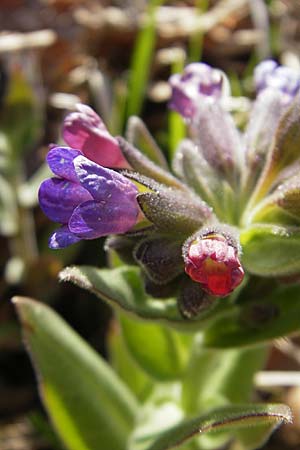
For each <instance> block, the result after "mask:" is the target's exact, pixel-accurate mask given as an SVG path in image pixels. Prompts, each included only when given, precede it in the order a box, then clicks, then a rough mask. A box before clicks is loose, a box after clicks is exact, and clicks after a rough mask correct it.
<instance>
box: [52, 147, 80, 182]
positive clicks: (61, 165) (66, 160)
mask: <svg viewBox="0 0 300 450" xmlns="http://www.w3.org/2000/svg"><path fill="white" fill-rule="evenodd" d="M78 155H81V152H80V151H79V150H74V149H73V148H69V147H54V148H52V149H51V150H50V151H49V153H48V155H47V162H48V164H49V167H50V169H51V170H52V172H53V173H54V174H55V175H57V176H58V177H61V178H65V179H67V180H70V181H74V182H75V183H76V182H78V179H77V175H76V172H75V169H74V165H73V160H74V158H76V156H78Z"/></svg>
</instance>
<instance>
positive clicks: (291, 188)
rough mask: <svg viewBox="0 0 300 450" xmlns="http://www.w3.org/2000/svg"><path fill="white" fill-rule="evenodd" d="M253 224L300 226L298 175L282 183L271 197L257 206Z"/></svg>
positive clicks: (252, 215) (253, 214)
mask: <svg viewBox="0 0 300 450" xmlns="http://www.w3.org/2000/svg"><path fill="white" fill-rule="evenodd" d="M250 221H251V222H261V223H264V222H268V223H276V224H279V225H280V224H286V225H299V224H300V177H299V175H296V176H294V177H292V178H291V179H289V180H288V181H286V182H284V183H282V184H281V185H280V186H279V187H278V188H277V189H276V190H275V191H274V192H273V193H272V194H271V195H269V196H268V197H266V198H265V199H264V200H263V201H262V202H261V203H259V204H258V205H257V207H256V208H255V210H254V211H253V212H252V214H251V217H250Z"/></svg>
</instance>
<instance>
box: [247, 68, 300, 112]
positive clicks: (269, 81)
mask: <svg viewBox="0 0 300 450" xmlns="http://www.w3.org/2000/svg"><path fill="white" fill-rule="evenodd" d="M254 82H255V86H256V90H257V92H258V94H259V93H261V92H262V91H265V90H266V89H268V90H270V89H271V90H273V91H278V92H280V93H281V94H282V96H281V98H282V101H283V103H290V102H291V100H293V98H294V97H295V95H296V94H297V93H298V91H299V88H300V74H299V72H298V71H296V70H294V69H291V68H290V67H286V66H280V65H279V64H277V63H276V62H275V61H273V60H266V61H263V62H261V63H260V64H258V65H257V66H256V68H255V71H254Z"/></svg>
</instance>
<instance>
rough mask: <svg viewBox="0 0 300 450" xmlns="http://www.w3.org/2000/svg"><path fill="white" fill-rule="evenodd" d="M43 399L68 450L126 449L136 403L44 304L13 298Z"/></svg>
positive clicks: (110, 371) (85, 346) (120, 382)
mask: <svg viewBox="0 0 300 450" xmlns="http://www.w3.org/2000/svg"><path fill="white" fill-rule="evenodd" d="M14 303H15V304H16V308H17V311H18V314H19V317H20V321H21V323H22V326H23V333H24V338H25V342H26V344H27V348H28V350H29V352H30V355H31V357H32V360H33V363H34V366H35V368H36V371H37V374H38V380H39V387H40V393H41V396H42V399H43V401H44V404H45V406H46V408H47V410H48V413H49V415H50V417H51V419H52V421H53V424H54V425H55V428H56V430H57V431H58V433H59V435H60V437H61V438H62V440H63V441H64V443H65V445H66V446H67V448H68V449H70V450H98V449H99V443H101V446H102V447H103V448H109V449H110V450H125V449H126V440H127V437H128V434H129V433H130V432H131V431H132V428H133V423H134V420H135V417H136V413H137V407H138V405H137V402H136V400H135V398H134V396H133V395H132V394H131V392H130V391H129V390H128V389H127V387H126V386H125V385H124V384H123V383H122V381H121V380H120V379H119V378H118V377H117V375H116V374H115V373H114V372H113V370H112V369H111V368H110V367H109V366H108V364H107V363H106V362H105V361H104V360H103V359H102V358H101V357H100V356H99V355H98V354H97V353H96V352H95V351H94V350H93V349H92V348H91V347H89V346H88V345H87V344H86V343H85V342H84V341H83V340H82V339H81V337H80V336H78V335H77V334H76V333H75V332H74V331H73V330H72V329H71V328H70V327H69V325H67V324H66V323H65V322H64V321H63V320H62V319H61V318H60V317H59V316H58V315H57V314H56V313H55V312H54V311H53V310H52V309H50V308H49V307H48V306H46V305H43V304H41V303H38V302H36V301H33V300H31V299H28V298H25V297H16V298H15V299H14Z"/></svg>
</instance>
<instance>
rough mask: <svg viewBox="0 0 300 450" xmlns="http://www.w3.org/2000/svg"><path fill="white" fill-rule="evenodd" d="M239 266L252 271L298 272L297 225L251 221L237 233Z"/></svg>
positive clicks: (265, 273) (261, 273)
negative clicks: (241, 253) (240, 256)
mask: <svg viewBox="0 0 300 450" xmlns="http://www.w3.org/2000/svg"><path fill="white" fill-rule="evenodd" d="M240 242H241V245H242V249H243V255H242V264H243V267H244V268H245V269H246V270H247V271H249V272H250V273H252V274H254V275H259V276H265V277H275V276H276V277H278V276H289V275H295V274H298V273H300V228H298V227H283V226H277V225H259V224H257V225H253V226H251V227H249V228H247V229H246V230H243V231H241V233H240Z"/></svg>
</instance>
